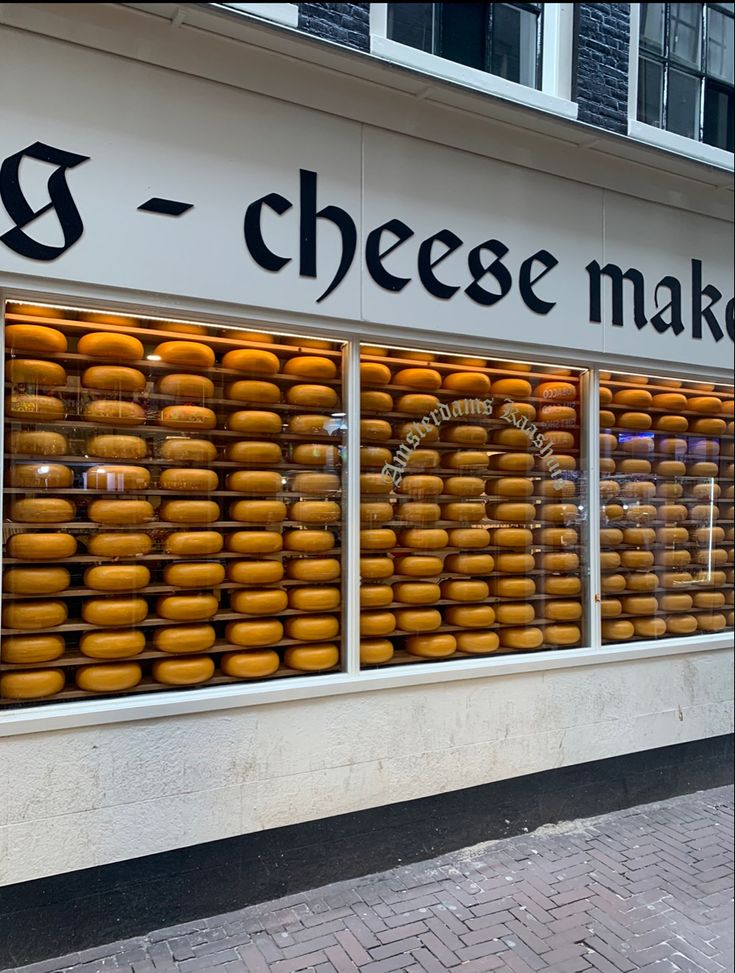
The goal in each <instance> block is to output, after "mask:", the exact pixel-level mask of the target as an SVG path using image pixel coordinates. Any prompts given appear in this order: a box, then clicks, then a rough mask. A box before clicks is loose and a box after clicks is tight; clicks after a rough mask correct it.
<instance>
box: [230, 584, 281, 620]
mask: <svg viewBox="0 0 735 973" xmlns="http://www.w3.org/2000/svg"><path fill="white" fill-rule="evenodd" d="M294 590H298V589H294ZM288 606H289V596H288V595H287V594H286V592H285V591H283V590H282V589H281V588H253V589H248V588H243V589H241V590H239V591H233V592H231V593H230V610H231V611H235V612H239V613H240V614H242V615H277V614H279V613H280V612H282V611H284V610H285V609H286V608H287V607H288ZM291 607H293V606H291Z"/></svg>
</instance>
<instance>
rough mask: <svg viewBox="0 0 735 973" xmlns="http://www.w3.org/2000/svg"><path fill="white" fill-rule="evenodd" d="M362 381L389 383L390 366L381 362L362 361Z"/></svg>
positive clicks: (364, 382)
mask: <svg viewBox="0 0 735 973" xmlns="http://www.w3.org/2000/svg"><path fill="white" fill-rule="evenodd" d="M360 381H361V382H362V383H363V384H365V385H388V383H389V382H390V368H388V366H387V365H381V364H380V363H379V362H361V363H360Z"/></svg>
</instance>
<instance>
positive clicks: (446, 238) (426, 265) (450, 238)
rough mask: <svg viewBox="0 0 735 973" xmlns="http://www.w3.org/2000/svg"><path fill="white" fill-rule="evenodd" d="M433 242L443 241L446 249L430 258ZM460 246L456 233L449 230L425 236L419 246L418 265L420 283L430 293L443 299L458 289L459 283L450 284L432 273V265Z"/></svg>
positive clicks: (446, 298) (437, 263) (436, 264)
mask: <svg viewBox="0 0 735 973" xmlns="http://www.w3.org/2000/svg"><path fill="white" fill-rule="evenodd" d="M435 242H438V243H443V244H444V246H445V247H446V250H445V251H444V253H442V254H441V255H440V256H438V257H436V258H434V259H432V251H433V249H434V243H435ZM461 246H462V241H461V239H460V238H459V237H458V236H457V234H456V233H452V231H451V230H439V232H438V233H434V235H433V236H430V237H427V238H426V240H424V241H423V243H422V244H421V246H420V247H419V262H418V267H419V277H420V278H421V283H422V284H423V285H424V287H425V288H426V290H427V291H428V292H429V293H430V294H433V295H434V297H438V298H440V299H441V300H443V301H446V300H449V298H450V297H452V295H453V294H456V293H457V291H458V290H459V285H456V286H452V285H451V284H445V283H443V281H441V280H439V278H438V277H437V276H436V274H435V273H434V267H437V266H438V265H439V264H440V263H441V262H442V260H446V259H447V257H448V256H449V255H450V254H452V253H454V251H455V250H458V249H459V248H460V247H461Z"/></svg>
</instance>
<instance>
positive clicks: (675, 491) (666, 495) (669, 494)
mask: <svg viewBox="0 0 735 973" xmlns="http://www.w3.org/2000/svg"><path fill="white" fill-rule="evenodd" d="M656 495H657V496H659V497H661V498H663V499H665V500H678V499H679V498H680V497H683V496H684V487H683V486H682V484H681V483H665V482H662V483H659V484H658V486H657V487H656Z"/></svg>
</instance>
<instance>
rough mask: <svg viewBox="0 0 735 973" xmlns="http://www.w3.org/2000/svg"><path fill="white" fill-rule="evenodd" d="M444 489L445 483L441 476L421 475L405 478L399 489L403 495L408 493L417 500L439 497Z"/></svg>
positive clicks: (410, 475) (414, 474) (415, 474)
mask: <svg viewBox="0 0 735 973" xmlns="http://www.w3.org/2000/svg"><path fill="white" fill-rule="evenodd" d="M443 489H444V481H443V480H442V478H441V477H440V476H426V475H422V474H420V473H412V474H409V475H408V476H404V478H403V479H402V480H401V485H400V487H399V490H400V492H401V493H406V494H408V495H409V496H411V497H414V498H416V499H421V498H422V497H435V496H439V494H441V493H442V491H443Z"/></svg>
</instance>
